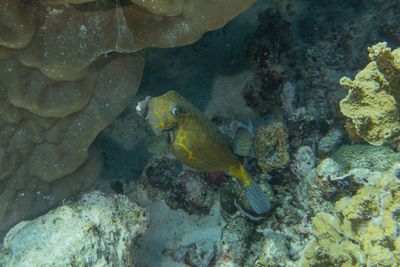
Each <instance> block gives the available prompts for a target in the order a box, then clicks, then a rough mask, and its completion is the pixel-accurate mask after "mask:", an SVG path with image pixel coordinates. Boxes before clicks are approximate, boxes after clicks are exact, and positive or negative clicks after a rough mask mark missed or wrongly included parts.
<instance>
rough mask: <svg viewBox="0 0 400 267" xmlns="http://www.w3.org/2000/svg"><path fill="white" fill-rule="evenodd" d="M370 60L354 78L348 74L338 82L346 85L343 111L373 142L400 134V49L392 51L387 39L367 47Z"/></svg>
mask: <svg viewBox="0 0 400 267" xmlns="http://www.w3.org/2000/svg"><path fill="white" fill-rule="evenodd" d="M368 50H369V52H370V54H369V57H370V58H371V60H373V61H372V62H370V63H369V64H368V65H367V66H366V67H365V68H364V69H363V70H362V71H360V72H359V73H358V74H357V75H356V77H355V79H354V81H352V80H350V79H349V78H347V77H343V78H342V79H341V80H340V84H341V85H343V86H345V87H347V88H348V89H349V92H348V95H347V97H346V98H344V99H343V100H342V101H340V109H341V112H342V113H343V115H345V116H346V117H348V118H350V119H351V120H352V121H353V123H354V125H355V128H356V130H357V134H358V135H359V136H360V137H361V138H363V139H364V140H365V141H367V142H368V143H370V144H372V145H381V144H383V143H385V142H394V141H397V140H399V138H400V116H399V115H400V114H399V104H398V101H399V100H400V99H399V97H400V82H399V80H400V79H399V78H400V49H396V50H394V51H393V52H392V51H391V49H390V48H389V47H387V44H386V42H383V43H378V44H376V45H374V46H372V47H370V48H368Z"/></svg>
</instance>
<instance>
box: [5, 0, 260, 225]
mask: <svg viewBox="0 0 400 267" xmlns="http://www.w3.org/2000/svg"><path fill="white" fill-rule="evenodd" d="M253 2H254V0H248V1H237V3H236V4H232V2H231V1H226V0H225V1H224V0H219V1H212V2H207V3H206V2H196V1H180V0H177V1H173V2H170V1H168V2H166V1H162V0H160V1H152V2H151V3H150V2H149V3H147V2H146V3H144V2H143V1H131V2H128V1H122V2H120V1H119V0H117V1H108V0H98V1H84V0H65V1H63V0H49V1H22V0H16V1H14V0H4V1H1V2H0V31H1V33H2V34H1V36H0V63H1V64H0V130H1V131H0V180H1V181H0V182H1V187H2V190H1V193H0V200H1V202H2V208H1V210H0V222H1V224H0V232H2V231H4V230H6V229H7V228H8V227H9V226H10V225H12V224H14V223H15V222H17V221H18V220H20V219H23V218H26V216H35V215H37V214H38V213H39V212H43V211H45V210H46V209H48V208H49V207H51V206H54V205H55V204H56V203H57V202H58V201H59V200H61V199H62V198H65V197H68V196H70V195H71V194H72V193H74V192H77V191H79V190H84V189H85V188H87V187H88V186H89V185H90V184H91V183H93V181H94V180H95V179H96V177H97V176H98V174H99V171H100V164H99V160H100V158H99V157H94V158H89V156H91V155H95V154H96V153H89V152H88V150H89V146H90V145H91V144H92V142H93V141H94V139H95V138H96V136H97V135H98V134H99V132H100V131H101V130H103V129H104V128H105V127H106V126H107V125H108V124H109V123H110V122H111V121H112V120H114V119H115V118H116V117H117V116H118V115H119V114H120V113H121V112H122V111H123V110H124V109H125V108H126V107H127V105H128V104H129V102H130V101H131V100H132V98H133V97H134V96H135V94H136V92H137V90H138V88H139V84H140V80H141V77H142V72H143V67H144V59H143V56H142V55H141V53H133V52H137V51H139V50H140V49H142V48H145V47H174V46H178V45H185V44H189V43H192V42H194V41H196V40H198V39H199V38H200V37H201V35H202V34H203V33H204V32H206V31H209V30H214V29H217V28H219V27H221V26H223V25H224V24H225V23H227V22H228V21H229V20H230V19H232V18H233V17H234V16H236V15H237V14H238V13H240V12H241V11H243V10H245V9H247V8H248V7H249V6H250V5H251V4H252V3H253ZM217 10H218V12H217ZM221 10H224V16H221V15H220V11H221ZM113 52H118V53H120V52H124V53H125V52H127V53H130V54H125V55H123V56H122V55H121V54H118V53H113ZM96 155H98V154H96ZM85 162H86V163H85ZM94 162H97V164H94ZM84 167H86V168H89V167H90V168H92V169H91V172H90V175H87V173H85V174H86V175H87V177H86V179H77V178H74V179H72V178H71V177H80V175H79V174H78V170H81V169H83V168H84ZM93 168H97V169H93ZM87 172H89V171H87ZM61 180H62V181H61ZM68 181H70V184H68ZM61 185H62V186H63V187H64V191H63V192H61V193H60V191H61Z"/></svg>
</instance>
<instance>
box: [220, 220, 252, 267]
mask: <svg viewBox="0 0 400 267" xmlns="http://www.w3.org/2000/svg"><path fill="white" fill-rule="evenodd" d="M253 231H254V225H252V224H249V223H247V221H246V219H245V218H243V217H236V218H234V219H233V220H231V221H230V222H229V223H228V224H227V225H226V226H225V227H224V229H223V230H222V236H221V239H222V247H221V254H220V255H219V258H218V260H217V264H216V265H217V266H221V267H224V266H226V267H228V266H241V265H242V264H243V260H244V258H245V257H244V255H246V254H247V248H246V243H247V242H248V239H249V238H250V236H251V234H252V232H253Z"/></svg>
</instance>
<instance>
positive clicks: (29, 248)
mask: <svg viewBox="0 0 400 267" xmlns="http://www.w3.org/2000/svg"><path fill="white" fill-rule="evenodd" d="M149 223H150V220H149V215H148V214H147V212H146V211H145V210H144V209H142V208H140V207H139V206H137V205H136V203H134V202H132V201H130V200H129V199H128V198H127V197H125V196H121V195H111V196H107V195H106V194H104V193H101V192H98V191H94V192H91V193H88V194H85V195H83V196H82V197H81V200H80V201H78V202H74V203H70V204H64V205H62V206H60V207H58V208H57V209H55V210H52V211H50V212H48V213H47V214H45V215H43V216H40V217H38V218H36V219H34V220H31V221H22V222H20V223H19V224H17V225H16V226H15V227H13V228H12V229H11V230H10V231H9V232H8V233H7V235H6V237H5V239H4V241H3V244H2V247H1V252H0V263H1V265H2V266H43V265H48V266H56V265H60V264H61V265H65V266H132V264H134V258H133V254H132V249H133V244H134V243H133V241H134V240H135V238H136V237H137V236H139V235H141V234H143V233H144V232H145V231H146V229H147V227H148V226H149Z"/></svg>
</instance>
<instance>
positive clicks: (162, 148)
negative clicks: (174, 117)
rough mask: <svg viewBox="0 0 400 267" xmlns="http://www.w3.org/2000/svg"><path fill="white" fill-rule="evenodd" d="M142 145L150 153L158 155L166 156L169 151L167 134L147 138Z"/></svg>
mask: <svg viewBox="0 0 400 267" xmlns="http://www.w3.org/2000/svg"><path fill="white" fill-rule="evenodd" d="M144 146H145V148H146V149H147V150H148V151H149V152H150V153H153V154H156V155H159V156H166V155H168V154H170V153H171V148H170V146H169V142H168V135H166V134H162V135H159V136H155V137H150V138H148V139H147V140H146V141H145V143H144Z"/></svg>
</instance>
